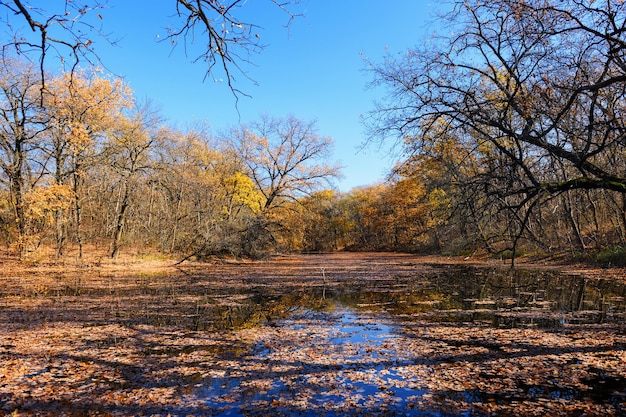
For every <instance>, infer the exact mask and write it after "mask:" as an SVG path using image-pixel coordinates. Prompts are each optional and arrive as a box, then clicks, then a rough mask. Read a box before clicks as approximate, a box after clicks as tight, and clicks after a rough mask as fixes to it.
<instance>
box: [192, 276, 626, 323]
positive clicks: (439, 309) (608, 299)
mask: <svg viewBox="0 0 626 417" xmlns="http://www.w3.org/2000/svg"><path fill="white" fill-rule="evenodd" d="M249 291H250V293H251V294H250V296H249V298H248V299H247V300H246V301H245V302H242V303H239V304H237V305H236V306H229V307H222V308H218V310H219V311H218V312H217V314H215V312H214V314H210V315H207V316H205V321H204V325H205V326H215V327H217V328H221V329H229V328H230V329H237V328H243V327H254V326H257V325H267V324H270V325H271V324H272V323H273V322H275V321H276V320H280V319H283V318H285V317H288V316H289V314H290V312H292V311H293V310H294V309H299V308H307V309H311V310H324V309H329V310H332V309H333V308H334V307H335V306H344V307H349V308H351V309H354V310H355V311H373V312H376V311H385V312H387V313H390V314H392V315H394V316H396V317H398V318H403V319H406V320H411V319H412V318H419V319H428V320H431V321H434V322H472V323H481V324H487V325H492V326H495V327H509V328H510V327H526V326H530V327H539V328H557V329H558V328H562V327H563V326H565V325H567V324H592V323H604V322H612V321H616V320H618V321H619V320H623V319H624V317H625V311H626V301H625V300H626V286H624V285H623V284H620V283H616V282H614V281H609V280H601V279H600V280H590V279H587V278H585V277H582V276H574V275H566V274H560V273H557V272H546V271H529V270H521V269H517V270H498V269H485V268H467V267H463V268H461V267H442V268H441V269H440V270H439V271H438V272H437V273H435V274H423V275H419V276H415V277H413V278H412V279H403V280H394V279H391V280H387V281H384V282H381V281H374V282H371V281H367V280H363V281H359V280H358V279H356V280H355V281H353V282H350V283H343V282H341V283H333V282H332V281H330V280H329V281H328V282H326V281H325V282H324V283H320V284H319V285H317V286H312V287H310V288H308V289H300V290H299V291H297V292H293V291H292V290H285V292H281V291H280V290H276V289H273V290H272V291H271V292H267V291H266V289H262V290H259V291H255V290H254V289H250V290H249ZM210 317H213V318H216V317H217V318H218V320H215V321H211V319H210Z"/></svg>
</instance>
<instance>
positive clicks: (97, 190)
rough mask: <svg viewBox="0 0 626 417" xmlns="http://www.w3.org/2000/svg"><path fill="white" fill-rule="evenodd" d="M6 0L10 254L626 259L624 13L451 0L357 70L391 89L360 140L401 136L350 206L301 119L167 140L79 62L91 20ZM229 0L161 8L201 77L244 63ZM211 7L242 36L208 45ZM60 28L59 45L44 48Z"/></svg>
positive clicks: (597, 6)
mask: <svg viewBox="0 0 626 417" xmlns="http://www.w3.org/2000/svg"><path fill="white" fill-rule="evenodd" d="M5 3H6V4H2V5H1V6H2V7H3V8H5V9H8V10H9V11H10V12H11V13H12V14H7V15H6V16H5V20H7V23H12V22H13V20H14V19H16V18H17V19H18V21H22V22H26V23H27V25H28V26H29V27H30V28H31V31H32V32H33V33H34V35H33V33H30V34H29V35H28V36H25V35H24V36H18V34H20V33H22V32H21V31H23V29H20V28H19V25H15V24H9V25H8V26H7V28H8V29H7V30H9V31H11V30H13V29H16V30H17V32H15V33H13V32H12V36H11V37H10V38H6V40H7V41H6V42H5V44H4V46H5V47H4V48H3V55H2V56H1V57H0V58H1V59H2V62H1V63H0V64H1V65H0V220H1V223H0V224H1V227H2V229H1V230H0V240H1V241H2V242H3V243H4V244H5V246H6V247H7V248H8V249H9V250H10V251H11V252H12V253H15V254H16V255H19V256H20V257H22V258H25V257H28V256H33V254H36V253H39V252H41V249H42V248H51V249H52V251H53V253H54V256H56V257H62V256H64V255H65V254H67V253H69V252H72V253H76V254H77V255H78V256H79V257H80V256H82V254H83V252H84V251H85V250H94V249H97V250H105V249H106V251H107V253H108V254H109V255H110V256H113V257H115V256H117V255H118V254H119V252H120V250H133V251H136V252H162V253H167V254H173V255H176V256H178V257H180V258H181V259H186V258H190V257H194V258H204V257H207V256H211V255H221V254H229V255H235V256H252V257H256V256H262V255H264V254H267V253H271V252H275V251H333V250H391V251H411V252H434V253H448V254H465V255H470V254H473V253H477V252H482V253H489V254H492V255H493V256H498V257H506V258H513V259H514V257H515V256H517V255H519V254H523V253H530V254H536V255H550V254H555V253H559V254H562V253H566V254H568V256H579V255H585V256H587V255H588V254H593V255H594V256H595V257H596V259H598V260H603V261H606V262H612V263H615V262H621V263H623V262H624V259H626V126H625V125H624V121H625V120H626V117H625V116H626V114H625V109H626V37H625V36H626V5H625V4H624V3H623V2H621V1H616V0H602V1H598V0H595V1H593V0H563V1H561V0H559V1H552V0H529V1H523V2H522V1H516V0H498V1H495V2H483V1H478V0H466V1H458V2H455V3H453V8H452V9H451V11H450V12H449V13H448V14H447V15H445V16H441V22H443V23H444V24H443V25H441V26H440V27H441V28H442V29H440V30H443V31H444V32H442V33H439V34H437V35H436V36H434V37H433V38H432V39H431V40H429V41H428V42H423V43H422V44H421V45H420V46H419V47H416V48H412V49H408V50H406V51H405V52H403V53H402V54H400V55H389V56H387V57H386V58H385V60H384V61H383V62H382V63H380V64H372V66H371V70H372V74H373V83H374V84H375V85H380V86H384V87H386V88H387V92H388V93H387V95H386V96H385V97H384V98H383V100H382V101H380V102H379V103H377V105H376V108H375V110H374V111H373V112H372V113H371V115H370V116H371V117H370V118H369V119H368V121H369V128H370V132H371V135H372V139H375V140H389V139H390V138H391V139H392V140H397V139H399V140H400V141H401V143H402V146H403V149H404V150H405V154H404V155H403V157H402V158H400V160H399V161H398V164H397V166H396V168H395V169H394V170H393V172H392V173H391V174H390V176H389V178H388V179H387V180H385V181H382V182H381V183H379V184H373V185H371V186H368V187H363V188H359V189H355V190H352V191H350V192H347V193H340V192H337V191H334V190H332V186H331V185H332V179H333V178H334V177H335V176H337V175H338V174H339V171H340V170H339V167H338V166H336V165H333V164H331V163H329V162H328V161H329V159H330V157H331V150H332V141H331V140H330V139H329V138H325V137H322V136H319V135H318V133H317V130H316V127H315V124H314V123H310V122H304V121H302V120H299V119H297V118H296V117H294V116H285V117H270V116H264V117H261V118H260V119H259V120H258V121H257V122H255V123H253V124H251V125H247V126H245V125H243V126H236V127H233V128H232V130H231V131H229V132H225V133H222V134H219V135H217V136H216V135H213V134H210V133H209V132H207V131H206V130H204V129H201V128H196V129H188V130H184V131H183V130H180V129H176V128H173V127H171V126H169V125H168V124H167V122H166V121H164V120H162V118H161V116H160V115H159V113H158V112H157V111H155V109H154V108H152V107H151V106H150V105H149V103H147V104H140V103H137V102H136V100H135V99H134V97H133V93H132V90H131V89H130V88H129V86H127V85H125V84H124V83H123V82H121V81H120V80H119V79H116V78H114V77H110V76H107V75H105V74H103V73H99V72H98V71H95V70H85V69H81V66H80V65H79V64H81V63H85V62H88V63H91V61H90V59H89V57H92V56H95V57H97V55H92V53H93V54H95V51H92V49H91V45H92V42H91V40H90V39H89V38H87V37H85V36H86V35H83V34H85V33H90V34H95V33H98V32H99V31H98V30H95V28H96V26H94V25H93V22H94V21H96V22H97V21H98V19H99V18H101V16H100V15H99V14H97V12H98V10H100V9H99V8H98V7H94V6H93V5H92V6H90V7H87V6H85V7H79V6H76V5H75V4H74V3H73V2H65V7H66V11H65V12H64V13H61V12H59V13H53V14H50V12H46V11H45V10H42V9H35V8H32V7H31V6H29V5H28V2H24V1H14V2H5ZM237 3H238V2H233V3H227V2H212V1H204V0H203V1H201V2H194V3H193V4H192V2H185V1H178V2H176V5H177V7H178V9H177V10H178V13H179V17H182V18H185V19H186V20H184V22H187V23H184V24H183V26H182V27H181V29H180V30H178V31H174V32H172V33H171V34H170V39H174V40H175V39H177V38H179V37H182V38H181V39H183V40H184V38H185V36H186V35H188V34H190V31H191V29H192V28H193V27H194V26H195V25H198V24H199V25H200V27H201V28H202V27H204V28H206V29H207V31H208V32H206V35H207V36H208V40H207V46H208V49H207V54H206V55H205V56H204V58H203V59H205V60H206V61H205V62H206V63H207V64H208V68H209V71H211V69H212V68H213V66H214V65H216V64H218V66H219V64H220V63H222V64H225V63H229V62H231V61H230V59H231V58H233V59H234V58H236V56H237V55H236V54H235V55H233V53H234V51H236V49H232V48H235V47H236V46H237V42H240V43H241V42H243V43H242V44H241V45H239V46H241V47H243V48H244V50H249V49H252V50H254V49H255V48H256V45H257V43H256V40H255V39H256V36H255V35H254V30H252V29H255V28H256V26H255V25H245V24H243V23H241V22H240V21H239V20H237V19H236V18H235V16H233V15H231V14H226V15H223V14H221V12H220V11H221V10H222V8H221V7H222V6H224V5H228V4H237ZM270 3H271V4H274V5H275V6H279V8H281V5H283V3H279V2H274V1H271V2H270ZM228 10H231V9H228ZM235 10H236V9H232V11H235ZM206 13H212V14H216V15H217V16H221V17H220V18H223V19H226V22H227V23H230V24H231V25H233V26H234V28H235V29H236V30H235V31H234V32H233V33H234V34H237V33H238V32H237V31H238V30H241V31H244V29H245V36H244V37H243V38H239V37H236V36H234V35H233V36H234V37H233V38H232V39H231V38H228V37H227V38H224V39H222V40H220V36H222V37H223V36H226V35H227V36H231V35H232V34H231V33H230V32H228V31H226V32H213V31H212V29H214V28H215V22H214V21H213V20H202V17H203V16H206ZM287 13H288V16H290V18H293V17H294V14H292V13H289V12H287ZM50 16H51V17H50ZM229 19H230V20H229ZM198 22H200V23H198ZM202 22H204V23H202ZM57 24H58V25H61V26H58V25H57ZM55 25H56V26H55ZM85 25H86V26H85ZM57 26H58V27H60V28H62V30H61V33H60V35H63V36H61V37H56V36H52V35H51V32H50V30H52V28H53V27H54V28H57ZM239 26H241V27H239ZM79 28H82V29H85V30H87V29H89V30H87V31H83V30H82V29H81V30H80V31H79V30H78V29H79ZM18 32H19V33H18ZM33 39H39V40H40V42H39V43H36V42H35V41H34V40H33ZM242 39H243V41H242ZM215 42H217V44H216V43H215ZM52 45H55V46H56V47H57V49H58V51H59V53H58V54H57V55H55V56H56V57H57V58H60V59H61V61H63V62H66V61H65V60H64V55H66V54H67V53H68V51H69V54H70V55H72V54H74V55H73V56H74V60H73V61H71V64H70V65H67V69H66V70H65V71H64V72H60V73H55V72H53V73H49V72H47V70H46V68H45V67H44V64H43V63H44V59H46V56H47V55H46V54H47V53H48V52H49V51H51V49H50V47H51V46H52ZM228 45H230V46H228ZM218 46H224V47H226V49H220V48H219V47H218ZM216 47H218V48H217V49H215V48H216ZM229 48H230V49H229ZM53 49H54V48H53ZM62 51H65V53H64V52H62ZM29 57H30V58H29ZM232 62H233V65H235V68H237V67H236V66H237V65H238V63H239V62H240V61H238V60H236V59H234V61H232ZM229 68H232V67H229V66H227V67H225V68H224V70H225V71H227V72H228V71H229ZM229 74H230V73H229ZM231 80H232V78H231V77H230V76H229V83H230V81H231ZM230 85H231V88H232V89H233V90H234V92H235V93H237V90H236V87H234V85H232V84H230Z"/></svg>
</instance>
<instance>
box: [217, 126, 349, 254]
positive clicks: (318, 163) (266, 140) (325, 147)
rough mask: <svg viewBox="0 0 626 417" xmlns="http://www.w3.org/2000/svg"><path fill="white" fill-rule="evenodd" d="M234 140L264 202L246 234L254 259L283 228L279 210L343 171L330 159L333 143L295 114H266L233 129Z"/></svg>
mask: <svg viewBox="0 0 626 417" xmlns="http://www.w3.org/2000/svg"><path fill="white" fill-rule="evenodd" d="M229 140H230V141H232V143H233V144H234V146H235V149H236V151H237V154H238V155H239V156H240V158H241V161H242V164H243V165H244V166H245V167H246V168H247V172H246V173H245V174H246V175H247V176H248V177H250V178H251V179H252V181H253V182H254V184H255V185H256V187H257V188H258V190H259V191H260V192H261V193H262V195H263V199H264V202H263V204H262V209H261V211H260V213H259V214H258V215H257V216H256V217H254V218H253V219H252V222H251V223H250V224H249V225H248V227H247V228H246V229H245V231H244V234H245V236H244V238H243V242H244V243H245V245H246V247H245V248H244V253H246V254H248V255H254V254H255V253H256V252H257V251H258V250H257V248H263V249H265V248H266V247H267V245H268V244H269V243H271V242H273V241H274V238H273V234H272V230H271V229H272V228H280V226H281V225H280V222H279V221H276V220H275V219H277V217H276V215H275V212H276V211H277V209H280V208H282V207H283V205H284V203H285V202H286V201H295V200H296V199H297V198H299V197H303V196H307V195H310V194H311V193H313V192H315V191H319V190H320V189H321V188H323V186H324V185H329V182H330V181H332V179H333V178H335V177H337V176H339V171H340V168H339V166H337V165H334V164H331V163H329V161H328V159H329V158H330V154H331V150H332V143H333V142H332V139H331V138H328V137H322V136H319V135H318V134H317V130H316V127H315V123H313V122H309V123H306V122H303V121H301V120H299V119H297V118H295V117H293V116H288V117H285V118H271V117H268V116H264V117H262V118H261V119H260V121H258V122H256V123H254V124H252V125H250V126H242V127H240V128H237V129H234V130H233V131H232V132H231V133H230V136H229Z"/></svg>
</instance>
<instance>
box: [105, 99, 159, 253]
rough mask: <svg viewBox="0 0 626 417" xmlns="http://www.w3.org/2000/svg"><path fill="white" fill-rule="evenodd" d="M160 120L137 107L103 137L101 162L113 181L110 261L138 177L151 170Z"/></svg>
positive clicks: (116, 250) (152, 112)
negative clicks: (104, 141)
mask: <svg viewBox="0 0 626 417" xmlns="http://www.w3.org/2000/svg"><path fill="white" fill-rule="evenodd" d="M160 124H161V118H160V116H159V114H158V112H157V111H156V110H154V109H153V108H151V106H150V104H149V103H146V104H145V105H143V106H141V107H137V108H136V109H135V110H134V112H133V114H130V115H128V116H124V117H122V118H121V119H120V120H118V121H117V124H116V126H115V127H113V128H112V129H110V130H109V132H108V134H107V135H106V143H105V145H104V147H103V150H102V153H103V158H105V159H106V160H107V162H108V164H107V165H108V167H109V168H110V171H109V172H110V173H111V174H112V175H111V177H112V178H114V179H115V187H114V189H113V190H114V191H115V193H114V194H115V200H114V201H115V205H114V207H115V209H114V210H115V216H114V223H113V240H112V243H111V255H110V256H111V258H115V257H116V256H117V255H118V253H119V249H120V242H121V238H122V232H123V230H124V224H125V222H126V217H127V212H128V210H129V208H130V207H131V206H132V204H133V202H134V200H135V199H138V198H139V196H138V195H136V191H138V190H137V189H138V188H139V182H140V181H141V179H142V177H146V176H147V174H148V171H150V170H152V168H153V160H152V158H151V155H150V152H151V151H152V148H153V147H155V146H156V144H157V143H158V141H159V136H160V135H162V134H163V133H164V132H162V131H160Z"/></svg>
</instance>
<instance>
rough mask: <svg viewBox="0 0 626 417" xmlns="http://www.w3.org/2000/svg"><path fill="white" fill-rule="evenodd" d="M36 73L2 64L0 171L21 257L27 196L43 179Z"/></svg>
mask: <svg viewBox="0 0 626 417" xmlns="http://www.w3.org/2000/svg"><path fill="white" fill-rule="evenodd" d="M38 97H39V87H38V82H37V74H36V72H35V71H33V68H32V67H31V66H29V65H27V64H25V63H24V62H22V61H19V60H12V59H8V58H7V59H4V60H2V61H1V65H0V168H1V169H2V173H3V174H4V175H3V176H2V182H3V183H4V185H5V186H6V187H7V188H8V191H9V200H10V207H11V209H12V212H13V215H12V219H11V220H12V223H13V224H15V226H16V231H17V233H16V234H17V239H16V242H17V249H18V252H19V253H20V256H21V255H23V252H24V250H25V249H26V245H25V243H26V242H25V239H26V238H27V234H28V233H27V221H26V207H25V201H24V196H25V194H26V193H27V192H28V191H29V190H30V189H31V188H32V186H33V185H34V183H35V181H36V180H37V179H38V178H41V175H42V170H41V169H40V168H41V164H33V162H34V160H35V156H34V154H35V153H36V152H37V150H38V149H39V141H40V140H41V138H42V136H43V133H44V132H45V131H46V129H47V124H46V116H45V114H44V112H43V109H42V108H41V106H40V102H39V99H38Z"/></svg>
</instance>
